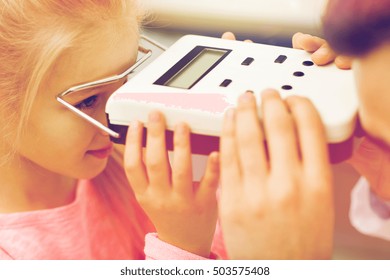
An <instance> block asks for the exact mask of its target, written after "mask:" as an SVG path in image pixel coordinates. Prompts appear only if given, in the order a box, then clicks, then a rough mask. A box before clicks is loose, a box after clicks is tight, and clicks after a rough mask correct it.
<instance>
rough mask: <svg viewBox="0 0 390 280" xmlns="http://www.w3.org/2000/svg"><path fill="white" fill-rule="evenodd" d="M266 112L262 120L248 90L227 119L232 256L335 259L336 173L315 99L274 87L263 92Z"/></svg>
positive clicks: (224, 151) (227, 234)
mask: <svg viewBox="0 0 390 280" xmlns="http://www.w3.org/2000/svg"><path fill="white" fill-rule="evenodd" d="M262 112H263V122H262V123H260V122H259V119H258V118H257V108H256V103H255V99H254V97H253V96H252V94H251V93H246V94H244V95H242V96H241V97H240V99H239V102H238V107H237V110H236V112H234V111H229V112H228V113H227V114H226V115H225V118H224V124H223V129H222V136H221V147H220V149H221V187H222V190H221V197H220V207H219V209H220V217H221V225H222V229H223V232H224V239H225V242H226V247H227V252H228V255H229V257H231V258H234V259H313V258H314V259H325V258H330V257H331V254H332V249H333V248H332V247H333V244H332V242H333V227H334V210H333V189H332V174H331V170H330V165H329V163H328V154H327V147H326V140H325V134H324V129H323V126H322V124H321V121H320V117H319V115H318V113H317V111H316V110H315V109H314V107H313V105H312V104H311V102H310V101H309V100H308V99H306V98H302V97H298V96H292V97H288V98H287V99H286V101H285V102H284V101H283V100H282V99H281V97H280V96H279V94H278V93H277V92H276V91H274V90H267V91H265V92H263V94H262ZM261 127H263V129H262V128H261ZM262 131H264V133H263V132H262ZM265 140H266V142H267V146H268V152H267V149H266V148H265V146H264V141H265Z"/></svg>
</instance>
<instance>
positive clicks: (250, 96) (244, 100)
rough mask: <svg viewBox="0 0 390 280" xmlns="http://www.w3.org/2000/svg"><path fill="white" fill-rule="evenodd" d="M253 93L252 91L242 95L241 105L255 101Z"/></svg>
mask: <svg viewBox="0 0 390 280" xmlns="http://www.w3.org/2000/svg"><path fill="white" fill-rule="evenodd" d="M253 98H254V97H253V92H252V93H251V92H250V91H247V92H245V93H244V94H241V95H240V98H239V100H238V101H239V102H240V103H249V102H252V100H253Z"/></svg>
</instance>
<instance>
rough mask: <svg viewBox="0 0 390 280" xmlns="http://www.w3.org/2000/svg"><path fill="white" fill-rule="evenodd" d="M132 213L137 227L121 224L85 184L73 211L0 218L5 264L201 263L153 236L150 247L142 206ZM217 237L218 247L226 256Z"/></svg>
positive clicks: (65, 209) (1, 253)
mask: <svg viewBox="0 0 390 280" xmlns="http://www.w3.org/2000/svg"><path fill="white" fill-rule="evenodd" d="M129 199H131V198H129ZM132 199H133V200H134V198H132ZM133 211H134V213H133V216H132V217H133V219H136V221H131V222H126V221H125V220H124V219H122V220H121V219H120V218H119V219H118V216H116V215H115V213H114V212H113V211H110V209H109V208H107V207H106V204H105V202H104V199H102V197H101V195H99V193H98V192H97V190H96V188H95V187H94V186H93V184H92V182H91V181H87V180H81V181H80V182H79V185H78V189H77V195H76V199H75V201H73V202H72V203H71V204H69V205H66V206H63V207H58V208H54V209H45V210H39V211H31V212H21V213H12V214H0V259H41V260H43V259H145V257H146V258H147V259H202V258H201V257H199V256H196V255H193V254H191V253H189V252H186V251H183V250H181V249H179V248H177V247H175V246H172V245H170V244H167V243H164V242H162V241H160V240H159V239H158V238H157V235H156V234H152V233H150V234H148V235H147V238H146V244H145V243H144V240H145V239H144V238H145V235H146V234H147V233H148V232H152V231H153V228H152V227H151V226H150V224H149V223H148V221H147V218H146V216H145V215H144V213H143V212H142V210H140V208H139V206H138V205H136V206H134V209H133ZM115 221H116V222H115ZM216 236H217V238H216V239H215V242H214V245H213V247H214V248H216V249H217V250H218V251H219V254H220V255H222V256H224V255H225V253H224V248H223V245H222V239H221V236H220V233H217V234H216ZM144 246H145V248H144ZM145 253H146V256H145Z"/></svg>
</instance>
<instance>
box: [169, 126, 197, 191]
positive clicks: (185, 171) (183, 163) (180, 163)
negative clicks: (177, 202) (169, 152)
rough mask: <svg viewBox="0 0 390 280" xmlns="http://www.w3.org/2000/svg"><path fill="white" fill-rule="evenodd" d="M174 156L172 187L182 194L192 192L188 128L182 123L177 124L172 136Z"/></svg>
mask: <svg viewBox="0 0 390 280" xmlns="http://www.w3.org/2000/svg"><path fill="white" fill-rule="evenodd" d="M173 142H174V157H173V168H172V185H173V189H174V190H175V191H177V192H178V193H180V194H182V195H191V194H192V158H191V145H190V130H189V127H188V126H187V125H186V124H184V123H181V124H178V125H177V126H176V128H175V133H174V136H173Z"/></svg>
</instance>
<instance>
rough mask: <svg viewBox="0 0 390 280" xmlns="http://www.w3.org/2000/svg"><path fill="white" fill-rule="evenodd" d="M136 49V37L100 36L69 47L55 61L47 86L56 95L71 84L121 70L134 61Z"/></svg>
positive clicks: (88, 80) (93, 79)
mask: <svg viewBox="0 0 390 280" xmlns="http://www.w3.org/2000/svg"><path fill="white" fill-rule="evenodd" d="M109 39H111V40H109ZM137 50H138V37H136V36H128V37H126V36H125V37H121V38H120V39H117V38H116V40H112V38H98V39H96V40H91V41H90V42H88V43H84V44H83V45H80V46H77V47H75V48H71V49H68V50H67V51H65V52H64V53H63V55H62V56H61V57H59V59H58V60H57V62H56V63H55V65H54V67H53V69H52V71H51V73H50V77H49V79H48V80H47V82H48V85H46V87H49V88H50V90H49V91H50V92H51V94H53V95H57V94H59V93H61V92H62V91H65V90H66V89H68V88H70V87H72V86H75V85H79V84H83V83H87V82H91V81H96V80H99V79H102V78H106V77H110V76H113V75H116V74H119V73H122V72H123V71H125V70H126V69H128V68H129V67H130V66H131V65H132V64H134V62H135V60H136V58H137Z"/></svg>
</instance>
